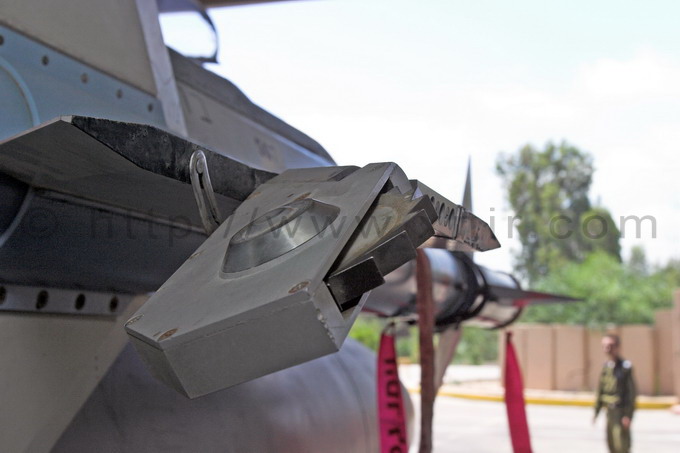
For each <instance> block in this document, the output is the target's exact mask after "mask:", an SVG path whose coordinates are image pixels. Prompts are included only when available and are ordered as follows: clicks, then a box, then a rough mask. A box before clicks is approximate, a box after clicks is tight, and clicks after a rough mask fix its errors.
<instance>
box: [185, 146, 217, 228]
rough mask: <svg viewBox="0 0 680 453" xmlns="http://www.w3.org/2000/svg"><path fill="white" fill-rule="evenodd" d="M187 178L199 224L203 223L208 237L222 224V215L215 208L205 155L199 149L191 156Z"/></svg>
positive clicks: (215, 202) (215, 201) (213, 193)
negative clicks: (192, 190)
mask: <svg viewBox="0 0 680 453" xmlns="http://www.w3.org/2000/svg"><path fill="white" fill-rule="evenodd" d="M189 176H190V178H191V186H192V187H193V189H194V196H195V197H196V204H198V212H199V214H200V215H201V222H203V228H205V232H206V233H207V234H208V235H211V234H212V233H213V232H214V231H215V230H216V229H217V227H219V226H220V224H221V223H222V215H221V214H220V210H219V208H218V207H217V200H216V199H215V192H214V191H213V188H212V183H211V182H210V174H209V173H208V161H207V160H206V158H205V153H203V151H201V150H200V149H199V150H198V151H194V153H193V154H192V155H191V160H190V161H189Z"/></svg>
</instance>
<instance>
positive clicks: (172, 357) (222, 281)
mask: <svg viewBox="0 0 680 453" xmlns="http://www.w3.org/2000/svg"><path fill="white" fill-rule="evenodd" d="M344 170H346V169H338V168H317V169H310V170H306V169H299V170H291V171H288V172H285V173H283V174H282V175H280V176H278V177H276V178H274V179H272V180H270V181H269V182H268V183H267V184H263V185H262V186H261V187H260V188H258V190H257V192H256V193H254V194H252V196H251V197H250V198H249V199H248V200H246V201H245V202H244V203H243V204H242V205H241V206H240V207H239V208H238V209H237V210H236V212H235V213H234V215H233V216H232V217H231V218H230V219H228V220H227V221H225V222H224V223H223V224H222V225H221V226H220V228H218V229H217V231H215V233H213V234H212V235H211V236H210V237H209V238H208V240H207V241H206V242H205V243H204V244H203V245H201V247H199V248H198V250H197V251H196V252H195V253H194V254H193V255H192V257H191V258H190V259H189V260H187V262H186V263H184V264H183V265H182V267H181V268H180V269H179V270H178V271H177V272H176V273H175V274H174V275H173V276H172V277H171V278H170V279H169V280H168V281H167V282H166V283H165V284H164V285H163V286H162V287H161V288H160V289H159V290H158V292H157V293H156V294H155V295H154V296H153V297H152V298H151V299H150V300H149V302H148V303H147V304H145V305H144V307H142V309H141V310H140V311H139V312H138V313H137V314H136V315H135V317H134V320H135V321H134V322H131V323H130V324H128V325H127V327H126V328H127V331H128V333H129V334H130V336H131V338H132V339H133V342H134V344H135V345H136V346H137V348H138V350H139V351H140V353H141V354H142V356H143V357H144V359H145V361H146V362H147V363H148V364H149V365H150V367H151V369H152V371H153V372H154V374H155V375H156V376H157V377H159V378H160V379H161V380H163V381H165V382H166V383H167V384H169V385H171V386H173V387H174V388H176V389H177V390H178V391H180V392H182V393H185V394H186V395H188V396H190V397H196V396H200V395H203V394H206V393H209V392H212V391H215V390H218V389H221V388H226V387H229V386H232V385H235V384H238V383H241V382H245V381H248V380H251V379H254V378H256V377H259V376H262V375H264V374H267V373H270V372H273V371H276V370H278V369H283V368H287V367H290V366H293V365H296V364H298V363H301V362H304V361H307V360H310V359H313V358H316V357H319V356H322V355H325V354H329V353H331V352H335V351H337V350H338V349H339V347H340V345H341V344H342V342H343V341H344V339H345V336H346V335H347V333H348V331H349V328H350V327H351V325H352V323H353V322H354V319H355V318H356V316H357V315H358V312H359V310H360V308H361V304H359V305H358V306H357V307H355V309H353V310H348V311H345V312H341V311H340V309H339V308H338V306H337V304H336V303H335V301H334V300H333V297H332V296H331V294H330V292H329V290H328V288H327V286H326V284H325V282H324V277H325V276H326V274H327V272H328V270H329V269H330V267H331V265H332V264H333V262H334V261H335V259H336V258H337V256H338V254H339V253H340V251H341V250H342V249H343V247H345V245H346V244H347V242H348V241H349V239H350V238H351V236H352V234H353V233H354V232H355V230H356V229H357V227H358V225H359V223H360V221H361V220H362V218H363V217H364V216H365V215H366V213H367V211H368V209H369V207H370V206H371V204H372V203H373V201H374V200H375V198H376V197H377V196H378V194H379V192H380V191H381V190H382V188H383V187H384V185H385V184H386V183H387V181H388V179H389V178H390V176H392V175H393V173H397V167H396V165H395V164H389V163H388V164H371V165H368V166H366V167H364V168H362V169H358V170H353V172H352V173H349V174H344V173H346V172H344ZM324 173H325V176H323V174H324ZM342 176H344V177H342ZM337 177H341V179H340V180H335V179H337ZM310 179H311V181H310ZM320 179H321V180H322V181H321V182H320V181H319V180H320ZM329 179H330V180H329ZM405 181H406V182H408V181H407V180H405ZM305 198H308V199H310V200H314V201H315V202H318V203H322V204H324V205H328V206H331V207H333V206H334V207H335V208H337V209H338V210H339V212H338V215H337V217H336V219H335V220H334V221H333V222H332V224H331V225H330V226H329V228H328V232H327V234H321V233H323V232H321V233H320V234H318V235H315V236H314V237H312V238H311V239H309V240H306V241H304V243H302V244H300V245H299V246H297V247H294V248H292V249H291V250H290V251H288V252H287V253H285V254H283V255H281V256H280V257H278V258H275V259H271V260H270V261H267V262H265V263H263V264H260V265H257V266H255V267H252V268H249V269H246V270H242V271H237V272H228V270H231V269H225V268H224V263H225V259H226V255H227V254H229V253H230V252H229V247H230V246H231V245H230V243H231V241H232V238H233V237H234V236H235V235H237V234H240V233H239V232H241V231H243V230H244V228H246V227H249V226H250V227H251V228H253V230H254V232H253V233H252V234H247V233H246V235H245V237H246V238H248V239H251V240H252V239H255V238H257V237H261V236H262V235H267V234H268V233H269V229H268V228H262V229H260V228H259V227H258V226H257V221H256V219H258V218H259V217H260V216H262V215H263V214H267V213H269V214H270V215H272V216H274V214H273V213H275V212H276V211H277V210H280V209H281V208H284V209H285V208H286V207H290V205H291V204H292V203H295V202H296V200H297V201H299V200H303V199H305ZM322 221H323V219H320V222H319V224H318V225H323V222H322ZM253 223H255V225H253ZM265 226H266V225H265ZM331 227H332V229H331ZM284 233H285V234H283V235H280V236H279V239H280V240H281V241H283V242H285V243H289V241H288V240H289V238H290V237H293V236H295V231H284ZM174 329H176V330H175V333H174V334H173V335H172V336H169V337H165V339H164V340H162V341H161V340H159V337H160V336H163V333H165V332H169V331H171V330H174Z"/></svg>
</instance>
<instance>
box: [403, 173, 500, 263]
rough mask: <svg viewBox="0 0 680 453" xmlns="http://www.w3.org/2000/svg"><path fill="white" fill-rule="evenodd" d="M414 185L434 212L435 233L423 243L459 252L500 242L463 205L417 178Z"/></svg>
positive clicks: (481, 250) (495, 246) (485, 248)
mask: <svg viewBox="0 0 680 453" xmlns="http://www.w3.org/2000/svg"><path fill="white" fill-rule="evenodd" d="M413 185H414V187H415V188H416V189H417V190H418V191H420V192H421V193H423V194H424V195H425V196H427V197H429V198H430V200H431V201H432V204H433V205H434V208H435V211H436V212H437V217H438V219H437V222H435V224H434V229H435V231H436V234H435V236H434V237H433V238H432V239H430V240H429V241H427V242H426V243H425V245H424V247H436V248H445V249H447V250H450V251H460V252H485V251H487V250H493V249H496V248H498V247H500V246H501V244H500V242H498V239H496V235H495V234H494V233H493V230H492V229H491V228H490V227H489V225H487V223H486V222H484V221H483V220H481V219H480V218H479V217H477V216H475V215H474V214H472V213H471V212H469V211H468V210H467V209H465V208H464V207H462V206H459V205H457V204H455V203H452V202H451V201H449V200H447V199H446V198H444V197H442V196H441V195H439V194H438V193H437V192H435V191H434V190H432V189H430V188H429V187H427V186H426V185H425V184H423V183H422V182H420V181H413Z"/></svg>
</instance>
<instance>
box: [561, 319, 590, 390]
mask: <svg viewBox="0 0 680 453" xmlns="http://www.w3.org/2000/svg"><path fill="white" fill-rule="evenodd" d="M553 337H554V341H555V344H554V350H555V358H556V359H557V360H555V388H558V389H560V390H574V391H578V390H584V389H585V388H586V379H587V374H588V373H587V366H586V362H587V360H586V350H587V348H586V329H585V328H584V327H582V326H554V327H553Z"/></svg>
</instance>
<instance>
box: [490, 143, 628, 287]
mask: <svg viewBox="0 0 680 453" xmlns="http://www.w3.org/2000/svg"><path fill="white" fill-rule="evenodd" d="M496 170H497V173H498V174H499V175H500V176H501V178H502V179H503V182H504V184H505V186H506V188H507V190H508V201H509V203H510V206H511V207H512V209H513V210H514V211H515V214H516V217H517V219H518V220H519V223H517V224H516V227H517V231H518V234H519V240H520V243H521V244H522V249H521V251H520V253H519V254H518V255H517V256H516V265H515V267H516V270H517V271H518V272H519V273H520V274H521V275H522V276H523V277H525V278H526V279H528V280H529V282H535V281H536V280H537V279H539V278H540V277H542V276H545V275H548V274H549V272H550V271H551V270H552V269H556V268H560V267H561V266H564V265H565V264H567V263H569V262H571V261H582V260H583V259H584V258H585V256H586V255H587V254H588V253H590V252H592V251H595V250H604V251H606V252H607V253H609V254H611V255H612V256H613V257H615V258H616V259H618V260H620V251H621V250H620V246H619V231H618V229H617V228H616V225H615V223H614V222H613V220H612V218H611V215H610V214H609V212H608V211H607V210H606V209H604V208H600V207H595V208H594V207H592V206H591V203H590V200H589V198H588V192H589V190H590V185H591V183H592V177H593V159H592V157H591V156H590V155H589V154H588V153H585V152H583V151H581V150H579V149H578V148H576V147H574V146H571V145H570V144H568V143H566V142H562V143H560V144H559V145H556V144H554V143H548V144H546V145H545V147H544V148H543V149H542V150H539V149H536V148H535V147H533V146H532V145H526V146H524V147H522V148H521V149H519V150H518V151H517V152H516V153H513V154H505V153H501V155H500V156H499V157H498V160H497V162H496Z"/></svg>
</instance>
